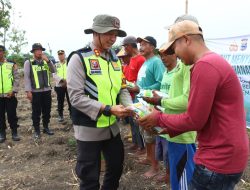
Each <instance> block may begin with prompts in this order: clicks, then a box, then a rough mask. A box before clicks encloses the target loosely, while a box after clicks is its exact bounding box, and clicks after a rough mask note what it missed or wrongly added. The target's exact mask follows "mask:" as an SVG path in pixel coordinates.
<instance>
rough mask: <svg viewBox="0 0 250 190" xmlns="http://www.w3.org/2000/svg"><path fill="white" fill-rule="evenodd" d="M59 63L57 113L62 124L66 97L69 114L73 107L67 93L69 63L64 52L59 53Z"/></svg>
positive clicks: (57, 69) (57, 67)
mask: <svg viewBox="0 0 250 190" xmlns="http://www.w3.org/2000/svg"><path fill="white" fill-rule="evenodd" d="M57 54H58V58H59V62H57V63H56V64H55V66H56V73H57V76H58V77H57V78H55V80H56V86H55V91H56V94H57V111H58V122H59V123H61V122H63V121H64V118H63V108H64V99H65V95H66V99H67V102H68V109H69V113H71V111H70V110H71V109H70V107H71V105H70V101H69V95H68V92H67V82H66V75H67V61H66V59H65V52H64V50H59V51H57Z"/></svg>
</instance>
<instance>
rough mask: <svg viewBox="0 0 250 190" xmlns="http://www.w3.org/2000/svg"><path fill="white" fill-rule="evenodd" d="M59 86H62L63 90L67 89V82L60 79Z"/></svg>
mask: <svg viewBox="0 0 250 190" xmlns="http://www.w3.org/2000/svg"><path fill="white" fill-rule="evenodd" d="M60 84H61V86H62V87H63V88H66V87H67V81H66V80H64V79H62V80H61V81H60Z"/></svg>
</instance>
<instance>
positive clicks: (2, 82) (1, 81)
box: [0, 62, 14, 94]
mask: <svg viewBox="0 0 250 190" xmlns="http://www.w3.org/2000/svg"><path fill="white" fill-rule="evenodd" d="M13 66H14V63H10V62H4V63H3V64H1V65H0V93H1V94H7V93H9V92H11V91H12V88H13V80H14V77H13Z"/></svg>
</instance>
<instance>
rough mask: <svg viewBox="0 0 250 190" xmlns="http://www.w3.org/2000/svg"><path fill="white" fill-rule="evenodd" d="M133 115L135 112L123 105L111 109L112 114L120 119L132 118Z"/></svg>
mask: <svg viewBox="0 0 250 190" xmlns="http://www.w3.org/2000/svg"><path fill="white" fill-rule="evenodd" d="M133 113H134V112H133V110H131V109H126V108H125V107H124V106H123V105H115V106H112V107H111V114H112V115H115V116H117V117H119V118H123V117H127V116H132V115H133Z"/></svg>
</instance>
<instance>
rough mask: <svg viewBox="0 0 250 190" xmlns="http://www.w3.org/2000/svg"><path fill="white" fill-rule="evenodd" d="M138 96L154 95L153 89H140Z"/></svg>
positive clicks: (149, 96)
mask: <svg viewBox="0 0 250 190" xmlns="http://www.w3.org/2000/svg"><path fill="white" fill-rule="evenodd" d="M137 97H148V98H152V97H153V91H152V90H140V93H139V94H138V95H137Z"/></svg>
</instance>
